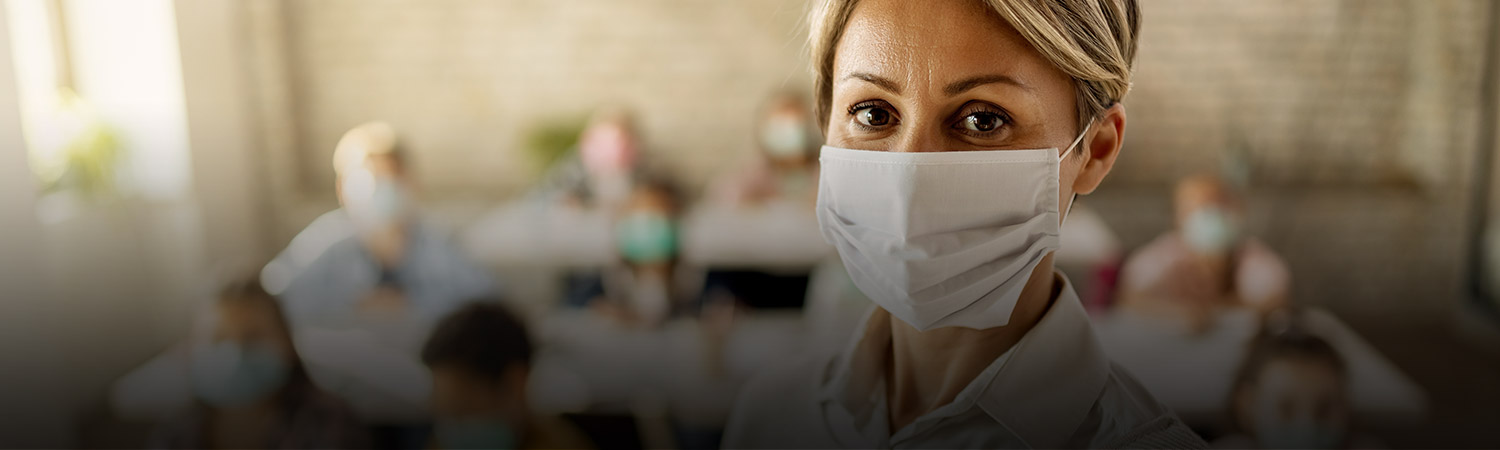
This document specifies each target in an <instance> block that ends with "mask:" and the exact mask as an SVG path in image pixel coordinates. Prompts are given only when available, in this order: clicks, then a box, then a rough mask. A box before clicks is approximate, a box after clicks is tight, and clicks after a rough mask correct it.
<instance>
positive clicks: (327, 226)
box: [261, 213, 496, 325]
mask: <svg viewBox="0 0 1500 450" xmlns="http://www.w3.org/2000/svg"><path fill="white" fill-rule="evenodd" d="M304 235H309V236H314V237H317V238H318V239H316V240H306V242H303V241H304V240H303V239H302V236H304ZM406 244H407V246H406V249H405V250H404V254H403V256H402V258H401V263H400V264H399V265H398V266H396V267H392V268H388V269H383V268H382V267H381V265H380V263H379V262H377V261H376V260H375V258H374V257H373V256H372V255H371V254H370V252H369V251H368V250H366V249H365V246H364V245H363V244H362V243H361V242H360V240H359V237H358V236H357V234H356V233H355V232H354V230H353V225H352V224H350V223H349V222H348V219H347V216H345V215H342V213H340V215H337V216H325V217H323V218H319V220H318V221H315V222H314V223H313V225H310V226H308V230H306V231H304V232H303V234H302V235H299V236H298V239H294V240H293V241H292V245H291V246H290V247H288V249H287V251H286V252H284V253H283V255H282V256H280V257H278V258H277V259H276V260H275V261H273V262H272V263H271V264H270V265H268V266H267V267H266V269H265V270H263V271H262V276H261V278H262V279H263V280H265V279H266V278H267V275H268V274H269V273H270V271H273V270H275V271H283V272H285V274H284V275H282V274H281V273H278V274H277V277H280V279H284V280H285V281H284V282H283V283H284V284H283V285H281V286H275V285H272V286H267V290H271V291H273V293H275V294H277V295H278V296H279V297H280V298H281V300H282V303H283V304H284V305H286V310H287V315H288V316H290V318H291V319H292V320H293V321H294V322H296V323H298V324H299V325H328V324H338V323H342V322H345V321H347V320H348V319H350V318H351V317H353V316H354V314H355V307H356V305H357V303H358V302H359V301H360V300H362V299H364V298H365V297H366V296H367V295H369V293H370V292H372V291H373V290H374V289H375V288H377V287H379V286H380V285H381V283H382V282H387V283H394V284H395V287H397V288H398V289H400V291H401V292H402V294H403V295H405V297H406V300H407V301H408V302H409V307H410V308H411V311H412V313H414V314H415V316H416V317H415V318H417V319H423V320H429V321H430V320H436V319H438V318H441V317H442V316H443V315H444V314H446V313H448V312H449V311H452V310H454V309H456V308H458V307H459V306H461V305H463V304H464V303H467V302H469V301H473V300H479V299H481V297H484V296H487V295H490V294H494V293H495V292H496V291H495V289H496V285H495V282H494V280H493V278H492V277H491V276H490V274H489V272H488V271H486V270H484V269H483V268H482V267H480V266H479V265H478V264H476V263H474V262H473V261H472V260H471V259H470V258H469V257H468V255H467V254H465V253H464V252H462V251H461V250H459V249H458V248H457V247H454V246H453V245H452V244H451V243H450V242H449V240H448V237H447V235H445V234H444V233H442V232H441V231H439V230H438V229H437V227H435V226H433V225H431V224H429V223H427V222H425V221H422V220H415V221H414V222H413V224H412V226H411V228H410V229H409V231H408V236H407V243H406ZM309 256H311V258H309ZM383 277H384V278H390V279H388V280H383V279H382V278H383ZM273 278H276V277H273ZM273 284H274V283H273ZM278 288H279V289H278Z"/></svg>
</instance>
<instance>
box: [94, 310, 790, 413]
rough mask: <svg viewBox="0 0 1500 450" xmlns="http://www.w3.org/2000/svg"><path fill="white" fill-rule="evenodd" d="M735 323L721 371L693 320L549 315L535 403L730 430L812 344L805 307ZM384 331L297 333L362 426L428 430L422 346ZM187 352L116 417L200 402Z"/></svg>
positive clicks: (128, 379)
mask: <svg viewBox="0 0 1500 450" xmlns="http://www.w3.org/2000/svg"><path fill="white" fill-rule="evenodd" d="M738 319H739V320H738V322H737V323H736V324H735V326H734V328H733V331H732V332H731V333H729V334H728V337H727V338H726V345H725V347H724V348H725V350H724V355H725V357H724V358H723V360H724V361H726V364H724V365H723V366H721V367H723V370H722V371H716V368H714V367H713V366H710V365H709V363H708V362H707V361H709V359H708V358H709V357H708V356H707V351H706V349H707V348H708V347H706V346H705V345H704V342H705V341H704V339H705V338H704V336H703V331H702V329H701V328H700V327H698V325H697V323H696V322H694V321H691V320H675V321H672V322H668V323H667V324H665V325H664V326H663V327H661V328H656V329H632V328H625V327H621V326H618V325H616V324H614V323H612V322H609V321H607V320H605V319H603V318H602V317H599V316H597V315H594V314H591V313H589V312H588V311H583V310H577V311H556V312H554V313H553V314H549V315H548V316H546V317H544V318H542V319H541V320H540V321H539V322H538V323H536V324H535V325H534V326H533V332H532V334H533V336H534V337H535V338H536V339H537V342H536V343H535V345H537V347H538V352H537V355H536V358H535V361H534V363H533V367H532V373H531V376H530V377H529V380H530V385H529V386H528V388H529V394H528V395H529V396H530V398H531V400H532V402H533V408H534V409H535V410H537V411H539V412H544V413H564V412H577V411H584V410H592V411H609V412H636V411H638V410H639V408H642V407H653V408H666V409H667V411H670V412H672V413H674V414H675V415H677V417H686V418H689V420H693V421H699V422H700V423H703V424H706V425H719V426H722V421H723V420H725V418H727V416H728V414H729V412H730V409H731V407H732V402H733V400H734V396H735V394H736V393H737V392H738V389H739V386H740V385H741V384H742V383H743V382H744V381H745V379H747V378H748V377H749V376H750V375H751V374H752V373H753V372H754V371H755V370H757V369H759V368H760V367H763V366H764V365H766V364H768V363H769V362H771V361H776V360H780V359H783V358H786V357H789V356H790V355H794V354H795V353H796V352H797V351H800V350H805V349H808V348H812V346H810V345H809V343H808V342H807V339H805V338H804V337H805V336H804V335H805V334H806V333H807V332H806V327H805V326H804V325H803V320H802V315H801V314H800V312H786V313H762V314H757V315H755V316H747V317H742V318H738ZM383 332H384V333H385V334H384V335H383V336H381V337H379V338H377V336H376V335H375V334H374V333H372V330H371V329H368V328H362V329H318V328H304V329H300V330H298V331H297V336H298V337H297V342H296V345H297V351H298V353H300V354H301V356H302V359H303V361H304V362H305V364H307V368H308V372H309V374H310V375H311V376H312V377H313V380H314V381H315V382H316V383H317V384H318V385H319V386H320V387H322V388H323V389H325V390H327V391H329V392H330V393H332V394H335V395H338V396H339V397H341V398H344V399H345V400H346V401H348V402H349V403H350V406H351V407H353V408H354V410H355V412H356V413H358V414H359V416H360V417H361V418H362V419H364V420H366V421H368V422H370V423H372V424H397V425H402V424H419V423H423V422H425V421H426V420H427V419H428V409H427V405H428V401H429V395H430V393H431V375H430V374H429V373H428V371H427V369H426V367H424V366H423V365H422V363H421V361H420V359H419V358H418V351H419V348H418V347H415V346H412V345H410V344H412V343H411V342H407V341H406V340H405V339H404V338H403V339H395V340H393V339H391V336H402V335H403V333H395V332H392V330H389V329H386V330H383ZM187 356H188V353H187V351H186V349H185V348H184V347H182V346H178V347H174V348H172V349H169V350H168V351H166V352H163V353H161V354H160V355H157V356H156V357H154V358H152V359H151V360H149V361H147V362H145V363H144V364H143V365H141V366H140V367H138V368H136V369H135V370H133V371H131V372H130V373H128V374H126V375H125V376H124V377H122V378H121V379H119V380H118V381H116V382H115V384H114V386H113V387H112V388H111V392H110V405H111V408H112V409H113V410H114V412H115V414H116V415H117V416H118V417H120V418H123V419H130V420H141V421H158V420H163V419H169V418H171V417H173V416H175V415H177V414H180V413H182V412H183V411H184V410H185V409H186V408H188V407H189V406H190V405H191V402H192V397H191V395H192V394H191V391H190V383H189V378H188V364H187ZM643 405H645V406H643ZM650 405H656V406H650Z"/></svg>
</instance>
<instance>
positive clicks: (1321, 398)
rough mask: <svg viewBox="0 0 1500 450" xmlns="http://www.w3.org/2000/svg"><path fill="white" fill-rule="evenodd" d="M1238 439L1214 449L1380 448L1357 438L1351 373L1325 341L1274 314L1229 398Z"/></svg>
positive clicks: (1288, 316)
mask: <svg viewBox="0 0 1500 450" xmlns="http://www.w3.org/2000/svg"><path fill="white" fill-rule="evenodd" d="M1229 403H1230V411H1229V413H1230V417H1231V418H1232V419H1233V425H1234V428H1235V429H1236V430H1237V431H1238V432H1237V433H1235V434H1232V435H1229V436H1226V437H1224V438H1220V439H1219V440H1217V441H1214V443H1213V446H1214V447H1216V448H1266V449H1282V448H1298V449H1350V448H1380V447H1381V446H1380V445H1379V444H1378V443H1377V442H1375V441H1373V440H1372V439H1370V438H1368V437H1365V436H1362V435H1358V434H1355V433H1353V431H1352V426H1351V421H1352V420H1351V419H1352V415H1353V411H1352V410H1351V409H1352V407H1351V402H1350V399H1349V374H1348V368H1347V366H1345V364H1344V360H1343V358H1341V357H1340V356H1339V353H1338V351H1337V350H1335V349H1334V348H1333V346H1332V345H1329V344H1328V342H1327V341H1324V340H1323V339H1321V338H1319V337H1317V336H1315V335H1313V334H1311V333H1309V332H1307V331H1306V330H1305V329H1304V327H1303V326H1302V325H1301V324H1300V323H1298V322H1297V321H1296V317H1295V316H1293V315H1292V314H1291V313H1289V312H1287V311H1276V312H1274V313H1273V314H1272V315H1271V316H1269V317H1268V318H1267V320H1266V325H1265V327H1264V329H1263V330H1262V332H1261V333H1260V335H1258V336H1257V337H1256V338H1255V339H1254V341H1252V343H1251V344H1250V351H1249V353H1248V354H1247V356H1246V359H1245V362H1244V364H1243V365H1242V366H1241V367H1240V371H1239V374H1238V375H1237V377H1236V379H1235V383H1234V388H1233V390H1232V391H1231V394H1230V401H1229Z"/></svg>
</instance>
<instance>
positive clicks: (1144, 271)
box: [1119, 175, 1291, 332]
mask: <svg viewBox="0 0 1500 450" xmlns="http://www.w3.org/2000/svg"><path fill="white" fill-rule="evenodd" d="M1173 203H1174V204H1173V207H1174V209H1175V225H1176V226H1175V229H1174V230H1172V231H1170V232H1167V233H1165V234H1163V235H1162V236H1160V237H1158V238H1156V239H1155V240H1153V241H1151V243H1149V244H1147V245H1146V246H1144V247H1142V248H1141V249H1140V250H1137V251H1136V252H1135V253H1134V254H1132V255H1130V257H1129V258H1128V259H1127V260H1126V261H1125V264H1124V266H1123V267H1122V268H1121V272H1120V293H1119V303H1120V307H1122V308H1125V309H1129V310H1134V311H1136V312H1138V313H1140V314H1142V315H1146V316H1151V317H1157V318H1160V319H1162V320H1163V321H1165V322H1168V323H1174V324H1178V325H1180V326H1181V327H1182V328H1183V329H1185V330H1187V331H1189V332H1201V331H1204V330H1206V329H1207V328H1208V327H1210V326H1211V325H1212V324H1213V320H1214V318H1215V317H1216V313H1217V312H1219V311H1221V310H1222V309H1223V308H1226V307H1247V308H1251V309H1254V310H1256V311H1259V312H1261V313H1265V312H1268V311H1272V310H1275V309H1277V308H1279V307H1281V306H1284V305H1285V304H1286V301H1287V295H1288V292H1289V290H1290V287H1291V272H1290V270H1288V269H1287V267H1286V263H1285V262H1284V261H1282V259H1281V257H1280V256H1278V255H1277V254H1276V252H1275V251H1274V250H1272V249H1271V248H1270V247H1269V246H1267V245H1266V244H1265V243H1264V242H1261V241H1260V240H1258V239H1255V238H1254V237H1252V236H1249V235H1248V234H1247V233H1245V232H1244V226H1243V223H1244V216H1245V214H1244V201H1243V199H1242V198H1241V197H1240V196H1239V195H1238V194H1237V193H1236V192H1235V190H1234V189H1233V188H1231V187H1230V186H1228V185H1226V184H1225V183H1224V182H1223V181H1222V180H1220V179H1218V178H1217V177H1213V176H1208V175H1199V176H1193V177H1189V178H1186V179H1183V180H1182V181H1181V182H1179V183H1178V185H1177V188H1176V192H1175V194H1174V199H1173Z"/></svg>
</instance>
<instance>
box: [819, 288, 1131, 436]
mask: <svg viewBox="0 0 1500 450" xmlns="http://www.w3.org/2000/svg"><path fill="white" fill-rule="evenodd" d="M1058 282H1059V283H1062V288H1061V289H1060V290H1059V294H1058V297H1057V299H1056V300H1055V301H1054V302H1053V303H1052V305H1051V306H1050V307H1049V308H1048V309H1047V312H1046V313H1044V314H1043V315H1042V318H1041V319H1040V320H1039V321H1038V322H1037V324H1036V326H1034V327H1032V329H1031V330H1030V331H1028V332H1027V333H1026V335H1025V336H1022V337H1021V340H1020V341H1018V342H1016V345H1015V346H1013V347H1011V349H1010V350H1008V351H1006V352H1005V354H1003V355H1001V356H1000V357H999V358H996V360H995V362H993V363H991V364H990V366H989V367H986V368H985V369H984V371H982V372H980V374H979V375H978V376H977V377H975V379H974V380H973V381H971V382H970V384H969V386H967V387H965V388H964V389H963V391H962V392H960V394H959V396H958V398H956V399H955V400H954V402H953V403H951V404H949V405H946V406H943V407H940V408H939V409H938V410H936V411H933V412H932V413H929V414H939V413H944V412H947V413H950V414H951V413H952V412H953V411H954V409H955V408H957V409H959V410H967V409H968V408H972V407H974V406H977V407H979V408H980V409H982V410H983V411H984V412H985V414H987V415H988V416H990V417H991V418H993V419H994V420H996V421H997V422H999V423H1000V424H1001V425H1003V426H1004V428H1006V429H1009V430H1010V431H1011V432H1013V433H1015V434H1016V435H1017V436H1018V437H1020V438H1021V439H1022V440H1024V441H1025V442H1026V443H1027V445H1029V446H1031V447H1033V448H1059V447H1063V446H1065V445H1067V443H1068V439H1069V438H1070V437H1071V436H1072V435H1073V432H1074V431H1076V430H1077V428H1078V427H1079V425H1080V424H1082V422H1083V420H1084V418H1085V417H1086V416H1087V414H1088V413H1089V411H1090V410H1091V409H1092V408H1093V405H1094V403H1095V401H1096V400H1097V399H1098V398H1099V394H1100V392H1101V391H1102V390H1103V389H1104V384H1105V382H1106V381H1107V380H1108V378H1109V371H1110V364H1109V359H1108V357H1106V356H1105V355H1104V351H1103V350H1102V348H1101V347H1100V345H1099V343H1098V340H1097V338H1096V337H1095V336H1094V331H1093V328H1092V326H1091V325H1090V323H1089V319H1088V314H1087V313H1086V312H1085V311H1084V309H1083V305H1082V304H1081V303H1080V302H1079V300H1078V294H1077V292H1075V291H1074V290H1073V286H1072V284H1071V283H1069V282H1068V280H1067V278H1066V277H1065V276H1062V275H1061V274H1059V275H1058ZM889 317H890V315H889V313H886V312H885V311H884V310H881V309H880V308H872V311H871V312H870V313H868V315H867V319H866V320H864V321H863V323H862V325H860V329H859V330H858V331H857V332H856V333H855V334H854V336H853V339H852V340H851V342H850V343H849V344H848V347H847V348H846V349H845V351H844V352H842V353H840V354H839V356H838V357H836V358H835V359H834V360H833V361H832V362H831V363H830V364H829V365H828V366H827V372H825V376H824V377H823V379H824V384H823V390H822V396H823V399H824V400H825V401H833V402H837V403H839V404H841V405H842V406H843V407H844V408H845V410H846V411H848V412H849V413H850V414H851V415H852V416H853V417H852V418H853V419H854V423H855V424H857V425H858V426H861V427H862V428H863V427H864V426H866V424H868V423H869V422H868V421H869V420H885V418H884V417H872V416H873V415H875V414H876V413H877V411H875V410H876V408H875V406H876V405H877V404H878V403H879V402H880V401H881V400H882V397H884V396H885V387H884V386H885V384H884V380H883V378H884V377H883V376H882V373H883V368H882V363H883V361H884V358H885V357H886V355H887V354H889V352H890V341H891V330H890V326H889V320H888V318H889ZM872 375H873V376H872ZM945 415H946V414H945ZM922 420H923V418H918V419H917V421H918V422H921V421H922ZM891 431H892V432H895V431H897V430H891Z"/></svg>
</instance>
